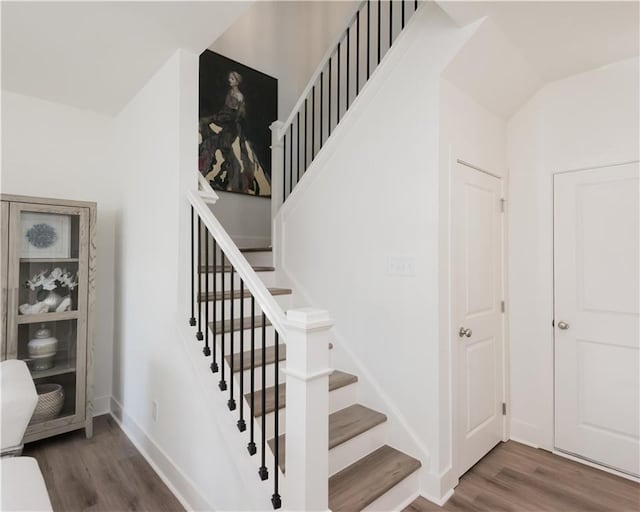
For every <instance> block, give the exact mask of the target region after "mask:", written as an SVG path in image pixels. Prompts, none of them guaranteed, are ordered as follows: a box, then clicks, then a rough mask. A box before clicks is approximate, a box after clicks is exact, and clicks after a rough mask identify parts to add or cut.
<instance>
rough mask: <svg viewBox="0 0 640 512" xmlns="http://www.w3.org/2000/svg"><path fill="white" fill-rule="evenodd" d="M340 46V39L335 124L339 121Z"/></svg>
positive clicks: (340, 44) (339, 44)
mask: <svg viewBox="0 0 640 512" xmlns="http://www.w3.org/2000/svg"><path fill="white" fill-rule="evenodd" d="M341 47H342V40H340V41H338V76H337V77H336V84H337V87H336V96H337V99H336V111H337V114H336V125H337V124H338V123H339V122H340V60H341V57H342V56H341V55H340V54H341V53H342V52H341V51H340V49H341Z"/></svg>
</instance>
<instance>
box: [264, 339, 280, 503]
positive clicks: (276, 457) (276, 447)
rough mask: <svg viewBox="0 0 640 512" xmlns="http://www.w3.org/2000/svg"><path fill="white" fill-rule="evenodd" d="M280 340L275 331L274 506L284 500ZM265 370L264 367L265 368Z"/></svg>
mask: <svg viewBox="0 0 640 512" xmlns="http://www.w3.org/2000/svg"><path fill="white" fill-rule="evenodd" d="M278 344H279V340H278V332H277V331H276V333H275V348H274V351H275V365H274V372H273V373H274V377H275V381H276V386H275V399H274V407H275V412H274V414H273V430H274V447H273V456H274V463H273V496H272V497H271V503H272V504H273V508H280V507H281V506H282V501H281V500H280V494H279V493H278V483H279V482H278V480H279V478H278V477H279V469H280V468H279V463H280V450H279V448H280V439H279V437H280V428H279V427H280V425H279V424H278V421H279V413H278V411H279V410H280V397H279V396H278V391H280V383H279V379H278V377H279V375H278V374H279V373H280V372H279V367H280V363H279V361H280V347H279V345H278ZM263 371H264V369H263Z"/></svg>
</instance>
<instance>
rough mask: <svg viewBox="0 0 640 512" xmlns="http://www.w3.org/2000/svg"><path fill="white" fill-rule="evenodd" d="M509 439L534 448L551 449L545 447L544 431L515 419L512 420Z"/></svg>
mask: <svg viewBox="0 0 640 512" xmlns="http://www.w3.org/2000/svg"><path fill="white" fill-rule="evenodd" d="M509 438H510V439H513V440H514V441H517V442H518V443H522V444H526V445H527V446H531V447H533V448H545V449H549V447H547V446H545V443H544V439H543V435H542V431H541V430H540V428H539V427H537V426H536V425H532V424H531V423H527V422H525V421H521V420H518V419H516V418H513V417H512V418H511V435H510V437H509Z"/></svg>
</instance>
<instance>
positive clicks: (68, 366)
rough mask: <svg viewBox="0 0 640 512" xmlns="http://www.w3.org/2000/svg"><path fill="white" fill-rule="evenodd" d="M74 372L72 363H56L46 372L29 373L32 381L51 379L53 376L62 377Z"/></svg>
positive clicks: (74, 366)
mask: <svg viewBox="0 0 640 512" xmlns="http://www.w3.org/2000/svg"><path fill="white" fill-rule="evenodd" d="M75 371H76V365H75V362H74V361H64V362H58V363H56V365H55V366H54V367H53V368H49V369H48V370H40V371H37V372H36V371H33V370H32V371H31V377H32V378H33V380H36V379H44V378H45V377H53V376H54V375H62V374H64V373H73V372H75Z"/></svg>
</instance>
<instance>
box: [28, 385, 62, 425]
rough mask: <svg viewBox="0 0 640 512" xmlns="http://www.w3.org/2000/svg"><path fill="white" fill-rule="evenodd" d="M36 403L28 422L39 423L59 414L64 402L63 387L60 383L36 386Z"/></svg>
mask: <svg viewBox="0 0 640 512" xmlns="http://www.w3.org/2000/svg"><path fill="white" fill-rule="evenodd" d="M36 391H37V392H38V404H37V405H36V410H35V411H34V413H33V416H32V418H31V422H30V423H41V422H43V421H47V420H50V419H53V418H55V417H56V416H58V414H60V411H61V410H62V405H63V404H64V389H62V386H61V385H60V384H41V385H39V386H36Z"/></svg>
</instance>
